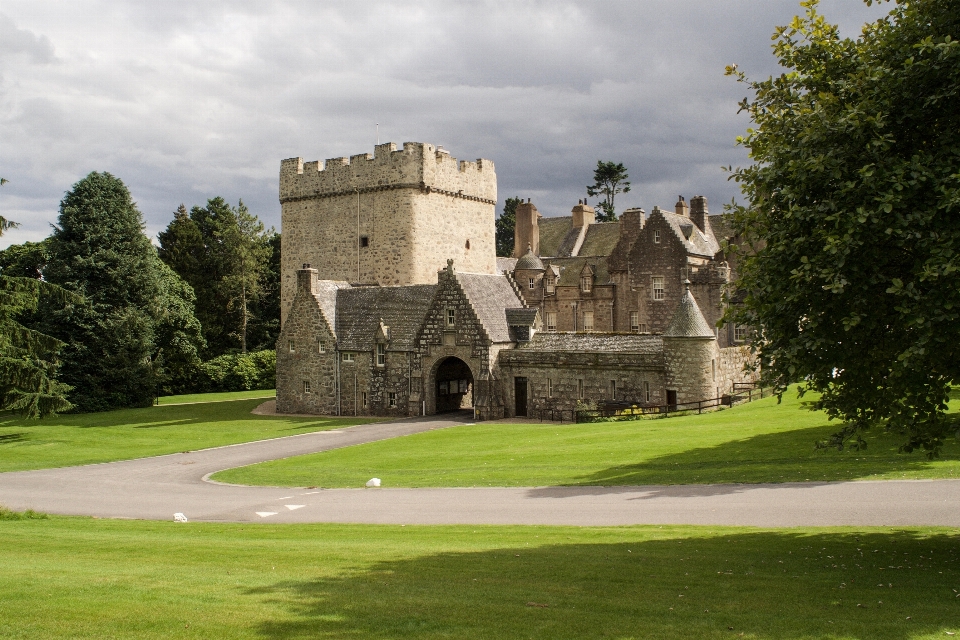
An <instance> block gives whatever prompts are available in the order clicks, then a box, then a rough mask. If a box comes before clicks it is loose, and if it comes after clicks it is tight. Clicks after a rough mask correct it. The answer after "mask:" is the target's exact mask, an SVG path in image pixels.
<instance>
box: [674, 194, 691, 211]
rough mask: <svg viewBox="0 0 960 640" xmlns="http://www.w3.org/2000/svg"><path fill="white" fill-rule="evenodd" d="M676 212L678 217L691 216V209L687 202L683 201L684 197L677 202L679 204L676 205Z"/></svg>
mask: <svg viewBox="0 0 960 640" xmlns="http://www.w3.org/2000/svg"><path fill="white" fill-rule="evenodd" d="M674 210H675V211H676V213H677V215H678V216H689V215H690V207H689V206H688V205H687V202H686V201H685V200H684V199H683V196H680V199H679V200H677V204H675V205H674Z"/></svg>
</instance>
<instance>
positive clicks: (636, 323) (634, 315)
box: [630, 311, 640, 331]
mask: <svg viewBox="0 0 960 640" xmlns="http://www.w3.org/2000/svg"><path fill="white" fill-rule="evenodd" d="M630 331H640V312H639V311H631V312H630Z"/></svg>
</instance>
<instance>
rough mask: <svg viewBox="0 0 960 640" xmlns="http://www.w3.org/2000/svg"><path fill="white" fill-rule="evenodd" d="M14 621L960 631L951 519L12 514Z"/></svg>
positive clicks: (114, 629)
mask: <svg viewBox="0 0 960 640" xmlns="http://www.w3.org/2000/svg"><path fill="white" fill-rule="evenodd" d="M0 537H2V539H3V545H0V566H2V567H3V570H2V571H0V637H4V638H31V639H37V638H67V637H69V638H81V637H82V638H204V639H209V638H364V639H366V638H379V639H392V638H397V639H399V638H418V639H424V638H426V639H433V638H438V639H439V638H550V639H557V638H576V639H583V638H618V639H628V638H662V639H671V638H677V639H683V640H689V639H690V638H697V639H698V640H699V639H702V638H708V639H710V638H740V637H743V638H774V639H788V638H789V639H802V638H810V639H814V638H833V639H847V638H851V639H852V638H857V639H863V640H867V639H870V640H878V639H879V640H883V639H891V640H905V639H907V638H910V639H912V640H917V639H921V638H945V637H947V635H946V633H947V632H950V633H960V598H957V591H958V590H960V566H958V550H960V532H958V531H957V530H947V529H907V530H892V529H888V528H884V529H876V528H874V529H859V530H853V529H780V530H761V529H749V528H721V527H710V528H708V527H702V528H697V527H669V526H664V527H655V526H654V527H650V526H647V527H623V528H619V527H618V528H574V527H476V526H474V527H462V526H460V527H425V526H407V527H400V526H358V525H279V526H276V525H262V524H256V525H239V524H238V525H219V524H196V523H188V524H177V523H173V522H142V521H123V520H95V519H89V518H61V517H51V518H49V519H46V520H21V521H3V520H0Z"/></svg>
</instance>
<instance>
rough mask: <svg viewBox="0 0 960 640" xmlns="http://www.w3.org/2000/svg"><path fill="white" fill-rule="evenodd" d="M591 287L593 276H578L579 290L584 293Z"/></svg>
mask: <svg viewBox="0 0 960 640" xmlns="http://www.w3.org/2000/svg"><path fill="white" fill-rule="evenodd" d="M592 289H593V278H592V277H591V276H583V277H582V278H580V290H581V291H583V292H584V293H589V292H590V290H592Z"/></svg>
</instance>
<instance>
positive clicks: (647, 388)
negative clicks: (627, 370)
mask: <svg viewBox="0 0 960 640" xmlns="http://www.w3.org/2000/svg"><path fill="white" fill-rule="evenodd" d="M643 397H644V398H645V399H646V401H647V402H650V383H649V382H644V383H643Z"/></svg>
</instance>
